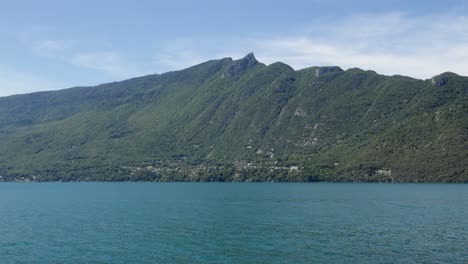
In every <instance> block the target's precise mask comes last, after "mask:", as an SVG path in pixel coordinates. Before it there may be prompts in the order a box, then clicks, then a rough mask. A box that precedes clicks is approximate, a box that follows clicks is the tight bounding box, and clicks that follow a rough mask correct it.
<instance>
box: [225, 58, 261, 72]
mask: <svg viewBox="0 0 468 264" xmlns="http://www.w3.org/2000/svg"><path fill="white" fill-rule="evenodd" d="M257 63H258V61H257V59H255V56H254V54H253V53H252V52H251V53H249V54H247V56H245V57H244V58H242V59H240V60H237V61H236V63H235V64H234V65H232V66H231V67H230V68H229V69H228V72H227V74H228V76H230V77H238V76H239V75H241V74H242V73H244V72H245V71H246V70H247V69H249V68H252V67H253V66H255V65H256V64H257Z"/></svg>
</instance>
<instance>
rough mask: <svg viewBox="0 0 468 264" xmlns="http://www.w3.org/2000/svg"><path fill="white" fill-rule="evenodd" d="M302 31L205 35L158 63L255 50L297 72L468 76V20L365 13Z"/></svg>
mask: <svg viewBox="0 0 468 264" xmlns="http://www.w3.org/2000/svg"><path fill="white" fill-rule="evenodd" d="M302 32H303V33H302V34H297V35H289V34H283V35H279V36H275V37H254V38H248V37H239V38H237V39H233V38H229V39H224V41H220V39H221V38H219V37H218V38H214V37H206V36H205V37H199V38H193V39H179V40H177V41H174V42H173V43H167V46H168V47H171V48H170V49H169V48H168V49H166V50H163V51H162V52H160V53H159V54H157V56H156V57H157V59H156V60H157V61H158V63H159V65H160V67H161V68H164V67H166V68H167V69H173V68H174V67H175V66H180V67H186V66H190V65H193V64H194V62H195V61H197V62H199V61H203V60H206V59H212V58H219V57H224V56H226V55H227V56H236V57H241V56H242V54H246V53H247V52H249V51H254V53H255V55H256V56H257V58H258V59H259V60H260V61H263V62H265V63H267V64H269V63H273V62H276V61H282V62H285V63H288V64H290V65H291V66H292V67H294V68H296V69H300V68H305V67H310V66H321V65H338V66H341V67H343V68H351V67H360V68H363V69H371V70H375V71H377V72H379V73H383V74H388V75H393V74H402V75H408V76H412V77H415V78H421V79H426V78H430V77H432V76H434V75H436V74H439V73H441V72H444V71H454V72H457V73H459V74H462V75H468V16H463V15H453V14H438V15H437V16H421V17H412V16H409V15H406V14H404V13H400V12H392V13H383V14H371V15H369V14H363V15H354V16H350V17H346V18H343V19H338V20H334V21H318V22H317V23H311V24H309V25H307V26H305V27H304V28H303V29H302ZM213 40H216V41H213ZM181 43H182V44H181ZM187 43H190V44H187Z"/></svg>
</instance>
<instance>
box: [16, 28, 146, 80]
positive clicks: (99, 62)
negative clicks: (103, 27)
mask: <svg viewBox="0 0 468 264" xmlns="http://www.w3.org/2000/svg"><path fill="white" fill-rule="evenodd" d="M50 35H51V33H50V32H49V30H48V29H47V28H43V27H34V28H31V29H29V30H26V31H23V32H20V33H19V35H18V36H19V40H20V43H22V45H24V46H25V47H26V48H27V49H29V50H30V51H31V52H32V54H34V55H35V56H39V57H45V58H48V59H51V60H55V61H58V62H61V63H65V64H69V65H72V66H75V67H80V68H84V69H88V70H94V71H98V72H100V73H104V74H105V75H109V76H110V77H114V78H127V77H133V76H135V75H138V74H141V73H143V72H144V71H142V70H138V69H139V67H138V66H137V65H135V64H132V63H131V62H129V61H128V60H127V59H125V55H124V54H123V53H119V52H116V51H112V50H110V49H109V48H108V49H105V48H103V47H100V46H102V45H93V43H90V42H89V41H87V42H84V43H83V41H76V40H70V39H57V38H53V37H50ZM93 46H94V47H93ZM95 46H99V47H95Z"/></svg>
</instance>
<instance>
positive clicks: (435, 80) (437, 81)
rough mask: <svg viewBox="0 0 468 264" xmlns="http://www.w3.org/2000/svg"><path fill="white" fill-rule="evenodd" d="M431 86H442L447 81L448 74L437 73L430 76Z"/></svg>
mask: <svg viewBox="0 0 468 264" xmlns="http://www.w3.org/2000/svg"><path fill="white" fill-rule="evenodd" d="M431 83H432V85H433V86H439V87H440V86H444V85H446V84H447V83H448V76H447V75H446V74H441V75H437V76H434V77H432V78H431Z"/></svg>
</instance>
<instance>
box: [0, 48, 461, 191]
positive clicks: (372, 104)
mask: <svg viewBox="0 0 468 264" xmlns="http://www.w3.org/2000/svg"><path fill="white" fill-rule="evenodd" d="M467 95H468V78H467V77H462V76H459V75H457V74H455V73H450V72H447V73H442V74H441V75H438V76H435V77H434V78H432V79H430V80H417V79H413V78H409V77H404V76H384V75H379V74H377V73H376V72H373V71H364V70H361V69H357V68H353V69H348V70H346V71H344V70H342V69H341V68H339V67H311V68H306V69H302V70H298V71H295V70H293V69H292V68H291V67H290V66H288V65H286V64H284V63H281V62H277V63H273V64H271V65H268V66H267V65H265V64H262V63H260V62H258V61H257V60H256V59H255V57H254V55H253V54H248V55H247V56H246V57H244V58H242V59H240V60H232V59H231V58H224V59H220V60H212V61H208V62H205V63H202V64H199V65H196V66H193V67H190V68H188V69H184V70H181V71H174V72H168V73H164V74H155V75H148V76H143V77H138V78H133V79H129V80H125V81H121V82H114V83H108V84H102V85H98V86H95V87H76V88H70V89H65V90H60V91H51V92H39V93H32V94H25V95H14V96H9V97H3V98H0V146H1V148H0V177H1V178H0V180H2V181H11V180H20V181H29V180H34V181H52V180H54V181H57V180H58V181H71V180H76V181H82V180H89V181H111V180H113V181H121V180H129V181H140V180H141V181H147V180H150V181H182V180H185V181H384V182H468V156H467V154H468V151H467V150H468V143H467V139H468V133H467V132H468V113H467V106H468V96H467Z"/></svg>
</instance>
